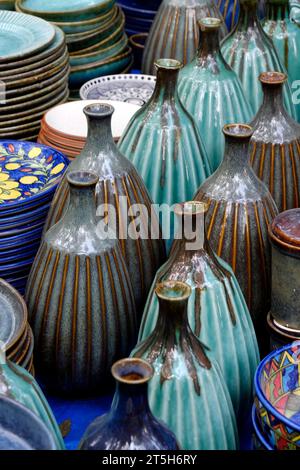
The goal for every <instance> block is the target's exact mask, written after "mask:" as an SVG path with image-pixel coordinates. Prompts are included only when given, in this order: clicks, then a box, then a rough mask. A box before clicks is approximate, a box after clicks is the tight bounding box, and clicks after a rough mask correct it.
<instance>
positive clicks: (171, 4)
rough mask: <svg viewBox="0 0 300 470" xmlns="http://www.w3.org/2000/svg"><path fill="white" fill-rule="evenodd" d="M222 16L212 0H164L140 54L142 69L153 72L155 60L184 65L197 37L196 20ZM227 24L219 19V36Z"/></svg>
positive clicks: (193, 48) (197, 39)
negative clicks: (220, 22)
mask: <svg viewBox="0 0 300 470" xmlns="http://www.w3.org/2000/svg"><path fill="white" fill-rule="evenodd" d="M209 16H210V17H213V18H220V19H221V20H222V19H223V18H222V15H221V13H220V11H219V9H218V7H217V6H216V4H215V2H214V0H163V2H162V4H161V5H160V8H159V10H158V11H157V13H156V16H155V19H154V21H153V23H152V26H151V29H150V32H149V35H148V38H147V41H146V44H145V49H144V54H143V62H142V71H143V73H145V74H150V75H153V74H155V73H156V69H155V66H154V64H155V62H156V61H157V60H158V59H161V58H166V59H176V60H179V61H180V62H182V63H183V64H184V65H185V64H188V63H189V62H190V61H191V60H192V59H193V58H194V56H195V53H196V50H197V47H198V42H199V36H198V33H199V31H198V27H197V20H199V19H201V18H206V17H209ZM227 32H228V31H227V27H226V24H225V23H224V22H222V28H221V30H220V35H221V37H222V38H224V37H225V36H226V34H227Z"/></svg>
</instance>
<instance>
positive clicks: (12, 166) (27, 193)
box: [0, 140, 68, 212]
mask: <svg viewBox="0 0 300 470" xmlns="http://www.w3.org/2000/svg"><path fill="white" fill-rule="evenodd" d="M67 166H68V160H67V159H66V157H64V155H63V154H62V153H60V152H57V151H55V150H53V149H51V148H50V147H47V146H45V145H40V144H35V143H32V142H20V141H10V140H0V212H1V211H2V210H4V211H5V208H7V207H12V206H19V205H22V203H24V204H25V203H26V204H28V202H34V201H36V200H37V199H39V198H42V197H44V196H45V195H47V194H48V193H49V192H53V191H54V189H55V187H56V186H57V184H58V183H59V181H60V179H61V177H62V176H63V174H64V172H65V170H66V168H67Z"/></svg>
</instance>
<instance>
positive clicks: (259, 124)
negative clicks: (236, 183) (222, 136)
mask: <svg viewBox="0 0 300 470" xmlns="http://www.w3.org/2000/svg"><path fill="white" fill-rule="evenodd" d="M259 79H260V82H261V84H262V88H263V93H264V101H263V104H262V106H261V108H260V110H259V112H258V113H257V115H256V116H255V118H254V120H253V122H252V123H251V126H252V127H253V136H252V139H251V157H250V162H251V165H252V167H253V170H254V172H255V173H256V174H257V176H258V177H259V178H260V179H261V180H262V181H263V182H264V183H265V184H266V185H267V186H268V188H269V190H270V192H271V194H272V196H273V198H274V200H275V202H276V204H277V207H278V209H279V211H280V212H281V211H285V210H286V209H293V208H294V207H299V205H300V181H299V177H298V176H297V175H299V172H300V125H299V124H298V123H297V122H296V121H294V120H293V119H292V118H291V117H290V116H289V115H288V113H287V112H286V110H285V109H284V106H283V100H282V86H283V84H284V82H285V81H286V75H285V74H283V73H280V72H266V73H263V74H261V75H260V77H259Z"/></svg>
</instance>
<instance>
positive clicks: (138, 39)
mask: <svg viewBox="0 0 300 470" xmlns="http://www.w3.org/2000/svg"><path fill="white" fill-rule="evenodd" d="M147 38H148V34H147V33H138V34H133V35H132V36H130V38H129V44H130V47H131V49H132V53H133V57H134V62H133V68H134V69H136V70H141V68H142V60H143V54H144V49H145V44H146V41H147Z"/></svg>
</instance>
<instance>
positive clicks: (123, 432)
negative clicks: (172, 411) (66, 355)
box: [79, 359, 179, 451]
mask: <svg viewBox="0 0 300 470" xmlns="http://www.w3.org/2000/svg"><path fill="white" fill-rule="evenodd" d="M112 375H113V377H114V378H115V380H116V383H117V387H116V392H115V395H114V399H113V403H112V406H111V409H110V411H109V413H107V414H105V415H103V416H101V417H99V418H97V419H95V421H93V423H91V424H90V426H89V427H88V428H87V430H86V432H85V435H84V436H83V438H82V440H81V442H80V445H79V449H80V450H127V451H128V450H178V449H179V446H178V444H177V441H176V437H175V436H174V434H173V433H172V432H171V431H169V430H168V429H167V427H166V426H165V425H164V424H163V423H162V422H161V421H159V420H158V419H156V418H155V417H154V416H153V414H152V413H151V411H150V407H149V403H148V383H149V381H150V380H151V379H152V377H153V368H152V367H151V365H150V364H148V363H147V362H146V361H143V360H141V359H121V360H120V361H118V362H116V363H115V364H114V365H113V367H112Z"/></svg>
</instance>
